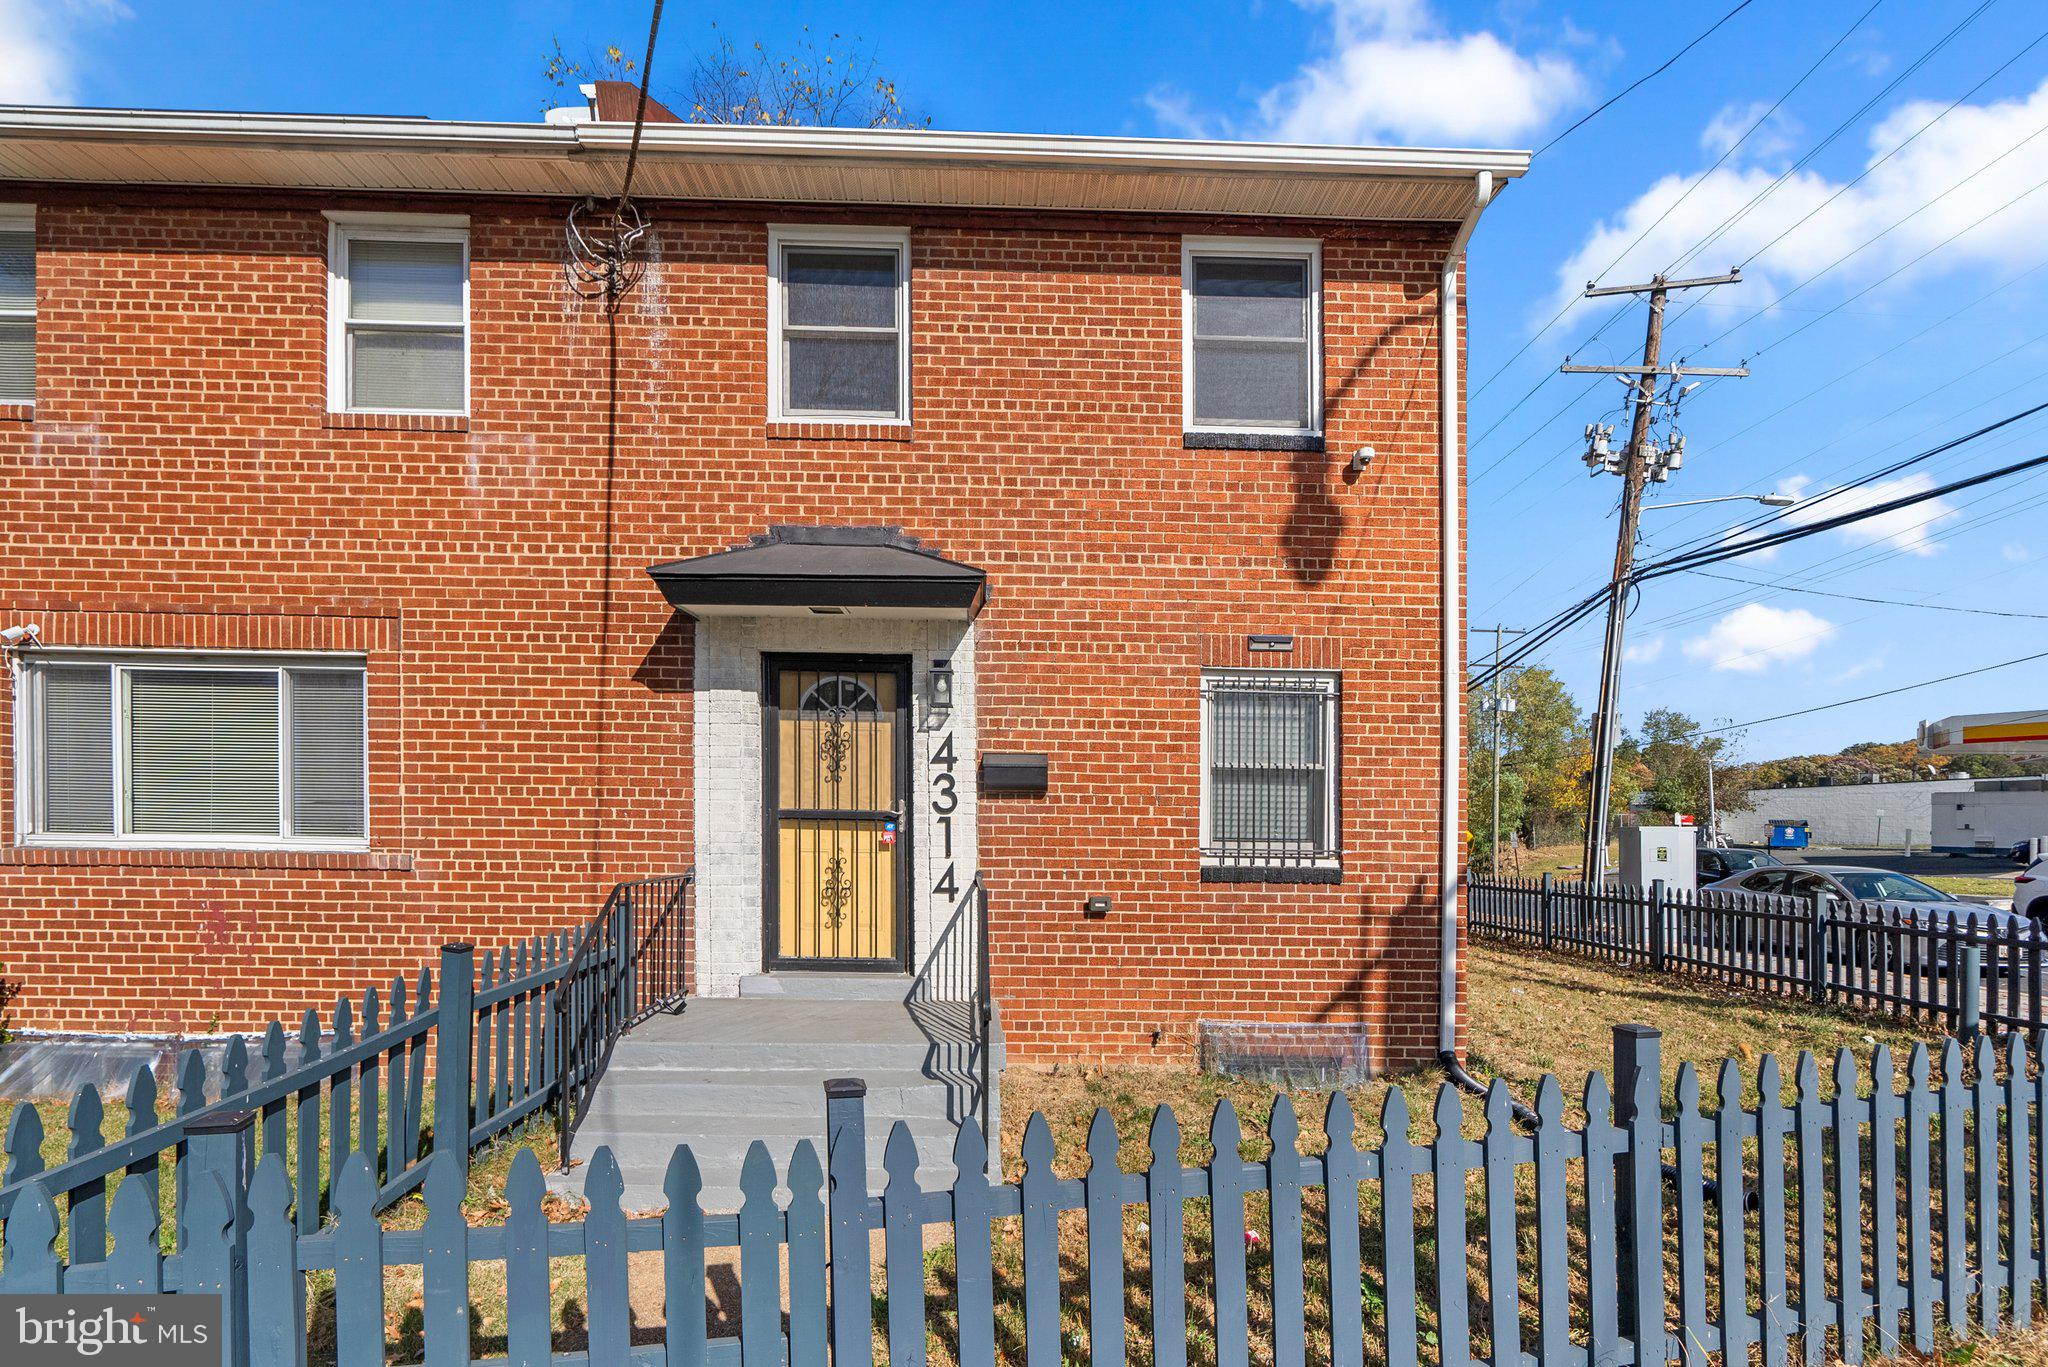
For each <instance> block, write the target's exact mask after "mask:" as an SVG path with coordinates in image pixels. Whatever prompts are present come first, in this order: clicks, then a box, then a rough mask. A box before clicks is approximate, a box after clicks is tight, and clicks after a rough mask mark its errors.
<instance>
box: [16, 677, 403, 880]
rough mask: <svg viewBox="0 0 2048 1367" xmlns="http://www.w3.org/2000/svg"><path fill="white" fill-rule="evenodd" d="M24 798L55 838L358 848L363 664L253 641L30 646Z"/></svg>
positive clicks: (362, 818)
mask: <svg viewBox="0 0 2048 1367" xmlns="http://www.w3.org/2000/svg"><path fill="white" fill-rule="evenodd" d="M24 678H25V679H26V682H27V690H26V695H25V696H26V702H27V719H28V725H27V726H26V727H25V728H23V730H24V743H25V747H26V750H27V754H26V756H25V758H26V761H27V762H26V763H25V764H24V765H23V766H22V768H23V772H24V773H25V774H26V775H27V776H28V782H27V784H26V786H25V791H26V796H27V804H26V805H27V810H26V811H25V812H24V813H23V816H24V820H23V821H22V822H21V830H22V831H23V832H24V834H26V835H27V836H28V838H29V839H30V840H31V841H32V842H34V841H41V842H45V843H53V844H74V845H75V844H89V845H103V844H138V845H170V846H179V845H201V846H215V847H219V846H224V845H225V846H243V845H265V844H291V845H314V846H329V847H332V846H343V847H347V846H356V847H360V846H361V845H362V843H363V842H364V840H365V838H366V837H367V834H368V830H369V824H368V815H367V807H368V797H367V792H366V788H365V760H364V740H365V735H366V727H365V717H364V710H363V699H364V689H363V667H362V665H361V664H359V663H353V662H348V663H343V662H330V661H325V660H320V661H312V660H307V661H303V662H293V663H289V664H279V663H276V662H275V661H274V660H266V659H265V658H263V657H260V656H246V657H218V656H207V657H203V658H197V657H153V658H152V657H135V658H130V659H120V660H100V659H78V660H71V659H65V660H51V659H45V660H37V661H34V662H32V663H30V664H29V665H28V666H27V668H26V670H25V672H24Z"/></svg>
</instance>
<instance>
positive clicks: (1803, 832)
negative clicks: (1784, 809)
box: [1767, 821, 1810, 850]
mask: <svg viewBox="0 0 2048 1367" xmlns="http://www.w3.org/2000/svg"><path fill="white" fill-rule="evenodd" d="M1809 838H1810V836H1809V834H1808V832H1807V829H1806V823H1805V822H1804V821H1773V822H1772V823H1771V838H1770V840H1769V841H1768V842H1767V843H1768V844H1769V846H1770V848H1772V849H1774V850H1803V849H1805V848H1806V845H1807V841H1808V840H1809Z"/></svg>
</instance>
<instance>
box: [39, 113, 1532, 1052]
mask: <svg viewBox="0 0 2048 1367" xmlns="http://www.w3.org/2000/svg"><path fill="white" fill-rule="evenodd" d="M593 112H594V111H593ZM629 132H630V130H629V128H628V127H627V126H626V125H624V124H622V123H618V122H614V121H610V120H599V119H596V118H592V117H585V118H583V119H581V120H580V121H575V122H564V123H555V122H550V123H544V124H531V125H511V124H471V123H453V122H438V121H429V120H420V119H385V118H327V117H304V116H272V115H260V116H253V115H252V116H244V115H208V114H185V113H163V112H146V111H145V112H136V111H118V112H106V111H85V110H58V109H7V110H0V182H4V183H0V493H4V499H5V505H6V508H7V510H8V519H7V520H8V527H9V530H8V533H7V535H6V537H5V538H4V541H0V546H4V550H0V565H4V572H0V626H5V627H19V626H28V625H33V626H34V627H35V628H36V631H35V632H34V633H33V635H30V634H28V633H22V632H16V633H13V635H14V636H16V637H17V638H18V639H15V640H13V641H12V642H11V644H10V646H9V650H8V658H9V661H10V663H11V671H10V688H11V698H10V702H11V705H10V706H9V707H8V708H7V709H6V710H5V714H4V715H5V718H6V721H5V723H4V724H5V725H6V727H7V732H8V734H7V737H6V742H5V744H4V745H0V756H4V757H5V758H4V759H0V763H5V764H6V765H7V766H8V774H9V779H10V793H11V800H9V801H8V802H6V803H5V805H4V808H0V836H4V839H0V865H4V866H5V867H4V869H0V972H4V973H5V975H6V976H8V977H11V978H18V979H20V980H22V982H23V985H24V990H23V993H22V996H21V997H20V999H19V1001H18V1003H17V1005H16V1008H15V1022H16V1024H18V1025H21V1026H26V1027H31V1028H43V1029H53V1030H84V1031H145V1032H156V1031H211V1030H227V1029H241V1028H247V1027H250V1026H252V1025H255V1024H258V1023H260V1021H261V1020H262V1019H264V1018H267V1017H269V1016H271V1015H273V1014H283V1015H286V1016H287V1017H291V1016H295V1015H296V1013H297V1012H298V1011H299V1010H301V1009H302V1008H303V1007H304V1006H305V1005H307V1004H308V1003H309V1002H312V1001H317V1000H319V999H321V998H323V997H331V996H332V995H333V994H334V993H335V992H336V991H338V990H345V989H354V988H357V987H359V986H360V985H361V984H363V983H365V982H368V981H370V980H372V979H378V978H384V977H388V976H389V975H390V974H392V973H394V972H398V971H403V970H408V969H410V968H412V967H414V966H416V965H418V964H421V963H425V962H428V961H429V960H430V959H431V957H432V954H433V951H434V948H435V947H436V946H437V945H438V944H439V943H440V942H442V941H444V940H448V939H451V938H458V937H466V938H476V939H479V940H482V941H488V942H498V941H502V940H504V939H506V938H508V937H512V936H517V935H524V934H530V933H532V932H535V931H538V930H542V929H546V928H550V927H554V926H559V925H565V924H570V923H573V922H575V921H578V920H580V919H584V918H587V917H589V916H590V915H591V913H592V911H593V909H594V908H595V907H596V906H597V905H598V903H599V902H600V901H601V900H602V898H603V897H604V895H605V892H606V889H607V888H608V887H610V886H611V885H612V884H613V883H615V882H616V881H618V880H623V879H631V878H637V877H642V876H646V875H652V874H662V873H670V872H674V871H677V870H680V869H682V868H685V867H689V866H694V868H695V870H696V879H697V885H696V900H695V910H694V917H695V920H694V924H693V925H692V926H691V927H690V928H689V932H688V936H687V941H688V945H689V954H690V962H689V968H688V971H689V974H690V982H691V987H692V990H693V991H694V992H695V993H696V994H698V995H701V996H704V997H717V996H724V995H730V994H732V993H735V992H737V991H739V990H741V987H742V985H743V984H744V983H746V982H748V981H750V980H753V979H756V978H758V977H759V975H763V974H776V973H795V972H807V971H818V970H827V969H856V970H882V971H884V972H887V973H893V974H904V973H908V972H912V971H915V969H916V968H917V966H918V964H919V963H920V962H921V961H922V960H923V959H924V958H925V957H926V956H927V955H928V954H929V953H930V951H931V948H932V944H933V941H934V939H935V938H936V937H937V935H938V934H939V932H940V930H941V928H942V927H943V926H944V925H945V924H946V921H947V918H948V917H949V916H950V915H951V914H952V913H953V911H954V908H955V904H956V902H957V901H958V899H959V898H960V897H961V896H963V895H964V892H965V890H966V889H967V888H969V887H970V885H971V883H972V881H973V879H974V878H975V877H976V875H977V874H978V875H979V877H980V879H981V880H982V882H983V884H984V885H985V886H986V888H987V890H988V895H989V902H990V908H991V910H990V931H989V933H990V937H991V952H990V972H991V978H992V982H993V987H994V994H995V996H996V998H997V999H998V1000H999V1001H1000V1002H1001V1005H1002V1010H1003V1023H1004V1025H1005V1027H1006V1030H1007V1034H1008V1043H1009V1048H1010V1050H1011V1051H1012V1057H1018V1058H1058V1057H1075V1056H1086V1057H1090V1058H1096V1059H1106V1058H1128V1059H1144V1058H1149V1057H1167V1056H1171V1055H1174V1054H1176V1053H1183V1052H1184V1051H1185V1050H1186V1049H1187V1048H1188V1047H1189V1043H1190V1040H1191V1039H1192V1033H1193V1027H1194V1023H1195V1022H1196V1021H1198V1020H1202V1019H1233V1020H1234V1019H1246V1020H1260V1021H1281V1022H1291V1021H1323V1022H1339V1023H1356V1024H1357V1025H1358V1026H1359V1027H1360V1029H1361V1030H1362V1032H1363V1034H1364V1036H1365V1038H1366V1040H1367V1042H1368V1046H1369V1048H1370V1050H1371V1051H1372V1053H1373V1055H1374V1057H1375V1059H1376V1060H1377V1061H1378V1062H1381V1063H1383V1064H1390V1065H1398V1064H1405V1063H1410V1062H1415V1061H1418V1060H1421V1059H1424V1058H1427V1057H1429V1056H1431V1055H1433V1054H1434V1053H1435V1052H1436V1051H1437V1049H1438V1048H1439V1047H1440V1046H1441V1045H1442V1044H1444V1043H1446V1042H1449V1041H1451V1040H1452V1039H1453V1038H1454V1035H1453V1033H1452V1032H1454V1031H1455V1020H1456V992H1455V984H1456V981H1457V976H1456V975H1457V969H1456V963H1457V956H1458V949H1459V930H1458V911H1457V897H1456V892H1455V886H1456V878H1455V872H1456V870H1457V868H1458V867H1459V865H1460V863H1461V861H1462V853H1461V848H1460V840H1461V834H1460V831H1461V821H1460V811H1459V807H1460V789H1459V784H1458V775H1459V774H1460V772H1461V771H1462V764H1461V761H1460V755H1461V748H1460V747H1461V741H1460V737H1459V728H1458V719H1459V706H1460V703H1459V695H1458V688H1457V685H1458V681H1459V679H1460V675H1461V670H1462V655H1461V635H1462V631H1463V627H1462V623H1461V617H1460V612H1459V605H1460V596H1461V589H1460V571H1461V568H1462V553H1463V552H1462V526H1463V524H1462V517H1461V513H1460V508H1459V493H1460V486H1461V483H1462V454H1461V448H1460V444H1459V442H1460V437H1459V417H1460V412H1459V410H1460V407H1461V397H1460V389H1459V385H1460V382H1461V381H1462V375H1463V364H1462V362H1463V353H1462V345H1461V336H1462V333H1461V328H1460V326H1459V324H1460V323H1461V320H1462V312H1463V300H1462V294H1461V291H1460V289H1459V280H1460V271H1459V266H1460V261H1461V257H1462V252H1463V248H1464V244H1465V240H1466V236H1467V234H1468V233H1469V231H1470V229H1471V227H1472V226H1473V224H1474V222H1475V221H1476V219H1477V217H1478V214H1479V212H1480V210H1481V208H1483V206H1484V204H1485V202H1486V200H1487V198H1488V197H1489V195H1490V194H1491V192H1492V190H1493V188H1494V187H1495V186H1497V185H1499V184H1501V183H1503V182H1504V181H1505V179H1507V178H1510V177H1513V176H1516V175H1519V174H1521V172H1522V171H1523V169H1524V168H1525V166H1526V161H1527V158H1526V156H1525V155H1523V154H1519V153H1497V152H1484V153H1479V152H1462V151H1454V152H1435V151H1420V150H1406V149H1361V148H1308V147H1282V146H1251V145H1232V144H1220V143H1192V142H1172V141H1148V140H1136V139H1125V138H1083V137H1037V136H1021V135H980V134H957V133H943V132H919V133H897V132H868V131H858V132H852V131H840V130H815V129H809V130H806V129H779V128H778V129H747V128H707V127H698V126H692V125H680V124H656V125H650V127H649V128H648V129H647V132H646V140H645V143H644V146H643V148H642V151H641V159H640V165H639V169H638V173H637V174H638V179H637V181H636V195H635V197H636V200H637V202H638V204H639V206H640V209H641V211H642V212H643V213H644V214H645V215H646V218H647V221H648V223H649V225H650V226H649V230H648V233H647V235H646V237H645V239H644V241H643V243H642V244H641V258H642V260H643V261H644V267H645V268H644V274H643V275H642V277H641V278H640V279H639V281H638V283H637V285H635V286H634V287H633V288H632V289H631V290H630V291H629V292H627V293H626V294H625V295H624V297H623V298H622V300H621V301H620V303H619V306H618V308H617V310H616V312H615V314H614V315H612V316H611V320H610V325H609V326H608V317H607V312H606V309H605V306H604V304H603V303H602V301H598V300H592V299H588V298H585V297H583V296H582V295H580V294H579V293H578V292H576V291H575V290H574V289H572V288H571V287H570V284H569V283H568V281H567V280H566V278H565V273H564V250H565V249H564V225H565V216H566V215H567V214H568V213H569V211H570V209H571V207H572V206H573V205H574V204H575V203H576V202H577V200H578V198H579V197H580V196H583V195H586V194H588V195H598V196H608V195H611V194H614V193H615V192H616V190H617V188H618V185H619V179H620V176H621V174H622V171H623V166H624V161H625V153H626V146H627V142H628V138H629Z"/></svg>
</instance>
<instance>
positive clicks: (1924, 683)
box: [1699, 650, 2048, 736]
mask: <svg viewBox="0 0 2048 1367" xmlns="http://www.w3.org/2000/svg"><path fill="white" fill-rule="evenodd" d="M2035 660H2048V650H2044V651H2041V652H2040V653H2038V654H2035V655H2022V656H2020V657H2019V658H2018V659H2015V660H2000V661H1999V662H1998V663H1997V664H1995V665H1980V666H1979V667H1978V668H1976V669H1965V670H1961V671H1959V672H1957V673H1954V674H1944V675H1942V676H1941V677H1940V678H1938V679H1922V680H1920V682H1918V683H1909V684H1900V685H1899V686H1898V687H1897V688H1887V689H1884V690H1882V691H1881V692H1877V693H1865V694H1863V695H1862V696H1860V697H1855V698H1843V699H1841V700H1840V701H1838V702H1827V703H1821V704H1820V705H1818V706H1816V707H1802V708H1800V709H1799V710H1798V711H1796V712H1780V713H1778V714H1777V715H1776V716H1773V717H1758V718H1757V719H1756V720H1754V721H1745V722H1737V723H1736V724H1735V725H1733V726H1716V727H1714V728H1712V729H1711V730H1706V731H1701V732H1700V733H1699V734H1701V735H1703V736H1718V735H1720V734H1721V733H1722V732H1724V731H1740V730H1742V729H1744V728H1745V727H1750V726H1762V725H1763V724H1764V723H1766V722H1773V721H1786V720H1788V719H1790V718H1792V717H1810V716H1812V715H1813V714H1814V713H1816V712H1831V711H1833V710H1834V709H1835V708H1837V707H1849V706H1852V705H1854V704H1856V703H1859V702H1871V701H1873V700H1874V699H1877V698H1889V697H1892V696H1894V695H1896V694H1899V693H1910V692H1912V691H1913V690H1914V689H1916V688H1932V687H1933V686H1934V685H1935V684H1943V683H1952V682H1953V681H1955V680H1957V679H1967V678H1970V677H1971V676H1973V675H1976V674H1989V673H1990V672H1991V671H1992V670H1994V669H2010V668H2012V667H2013V666H2014V665H2023V664H2031V663H2033V662H2034V661H2035Z"/></svg>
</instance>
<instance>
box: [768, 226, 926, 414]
mask: <svg viewBox="0 0 2048 1367" xmlns="http://www.w3.org/2000/svg"><path fill="white" fill-rule="evenodd" d="M791 247H823V248H832V247H865V248H869V249H871V250H888V251H893V252H895V253H896V335H897V336H898V337H899V338H900V339H901V344H900V345H899V346H898V347H897V349H896V414H895V415H894V416H889V415H887V414H880V413H792V412H790V411H788V408H787V406H786V404H785V402H784V400H785V397H786V395H785V392H784V385H783V380H784V375H783V372H784V369H785V364H784V360H783V289H782V284H783V269H784V268H783V255H784V253H785V251H786V250H787V249H788V248H791ZM910 268H911V267H910V229H908V228H861V227H845V226H840V225H823V226H820V225H813V224H780V223H771V224H769V225H768V420H769V421H770V422H815V423H835V424H839V425H841V426H861V427H876V426H880V427H908V426H910Z"/></svg>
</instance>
